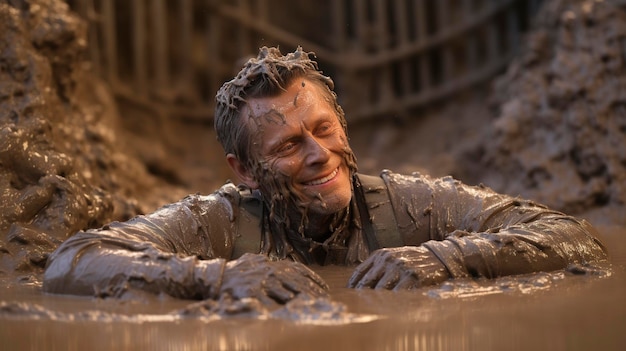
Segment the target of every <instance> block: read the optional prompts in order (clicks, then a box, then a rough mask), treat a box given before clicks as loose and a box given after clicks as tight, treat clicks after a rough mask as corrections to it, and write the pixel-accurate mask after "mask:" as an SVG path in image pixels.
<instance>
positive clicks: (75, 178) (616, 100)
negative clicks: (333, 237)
mask: <svg viewBox="0 0 626 351" xmlns="http://www.w3.org/2000/svg"><path fill="white" fill-rule="evenodd" d="M12 4H17V5H12ZM545 4H546V6H544V7H543V9H542V10H541V12H540V14H539V16H538V17H537V19H536V23H535V26H534V29H533V30H532V31H531V33H530V34H529V35H528V36H527V38H526V44H525V47H524V49H523V50H522V51H521V52H520V54H519V55H518V56H517V57H516V58H515V59H514V60H513V62H512V63H511V64H510V65H509V67H508V69H507V71H506V73H504V74H503V75H502V76H500V77H498V78H497V79H496V80H494V81H493V82H490V83H489V84H486V85H484V86H483V87H479V88H476V89H473V91H472V92H468V93H465V94H462V95H460V96H456V97H454V99H450V100H447V101H444V102H442V103H440V104H439V105H437V106H431V107H429V108H428V109H424V110H423V112H422V113H421V114H420V115H419V116H414V117H413V118H409V119H407V120H403V121H393V122H390V121H389V120H380V121H371V122H368V123H367V124H365V123H362V124H358V125H353V126H351V127H350V128H349V133H350V138H351V143H352V144H353V147H354V149H355V152H356V155H357V157H358V160H359V165H360V171H361V172H364V173H372V174H375V173H378V172H379V171H380V170H381V169H383V168H389V169H392V170H394V171H397V172H407V173H410V172H413V171H419V172H423V173H428V174H431V175H433V176H444V175H448V174H450V175H453V176H454V177H456V178H458V179H461V180H463V181H465V182H467V183H470V184H477V183H484V184H486V185H488V186H490V187H492V188H494V189H495V190H497V191H501V192H506V193H510V194H514V195H520V196H523V197H526V198H531V199H534V200H537V201H539V202H542V203H545V204H547V205H549V206H551V207H553V208H555V209H559V210H563V211H567V212H569V213H572V214H578V215H581V216H585V217H587V218H589V219H591V220H592V222H595V223H603V224H619V225H623V224H626V223H625V222H624V221H625V220H624V218H623V216H621V213H623V210H624V208H623V207H624V201H625V200H626V179H625V178H626V51H625V50H624V47H625V45H626V44H625V43H626V14H625V13H624V11H623V10H620V9H619V8H617V7H615V6H613V5H610V4H609V3H607V2H602V1H582V0H577V1H574V0H553V1H546V2H545ZM0 33H1V34H0V238H2V241H0V271H1V272H4V273H10V272H19V273H20V274H22V275H21V279H23V280H29V279H33V277H34V276H36V275H37V274H38V273H39V272H41V269H42V267H43V265H44V264H45V262H46V258H47V255H48V253H49V252H51V251H52V250H53V249H54V248H55V247H56V246H57V245H58V244H59V243H60V242H61V241H62V240H64V239H65V238H67V237H68V236H69V235H71V234H73V233H74V232H76V231H77V230H79V229H85V228H93V227H99V226H101V225H103V224H105V223H107V222H110V221H112V220H124V219H127V218H129V217H131V216H134V215H136V214H139V213H145V212H148V211H152V210H154V209H156V208H157V207H159V206H161V205H163V204H166V203H169V202H172V201H177V200H179V199H180V198H182V197H183V196H184V195H186V194H188V193H196V192H200V193H210V192H212V191H213V190H214V189H216V188H217V187H218V186H220V185H221V184H223V183H224V181H225V180H226V179H228V178H232V175H231V174H230V172H229V171H228V169H227V168H226V164H225V162H224V160H223V153H222V149H221V147H220V146H219V144H218V143H217V142H216V140H215V134H214V132H213V131H212V128H211V124H210V123H208V122H207V123H200V122H198V121H195V122H190V121H185V120H167V119H164V118H162V117H159V116H154V115H153V114H151V113H149V111H146V110H142V109H141V108H139V107H137V106H134V105H132V104H129V103H127V102H124V101H116V100H115V99H114V98H113V96H112V93H111V92H110V91H109V89H108V88H107V86H106V85H105V84H104V83H102V82H101V81H100V80H99V79H98V78H97V77H95V76H94V74H93V73H92V72H91V70H90V65H89V63H88V62H87V61H86V58H85V48H86V35H85V23H84V22H83V21H81V20H80V19H79V18H78V17H77V16H75V15H74V14H72V13H71V12H69V10H68V8H67V6H66V5H65V4H64V3H63V2H61V1H56V0H55V1H44V0H33V1H28V2H19V1H17V2H11V3H10V4H7V3H2V4H0ZM338 93H339V94H341V92H338ZM348 120H349V111H348Z"/></svg>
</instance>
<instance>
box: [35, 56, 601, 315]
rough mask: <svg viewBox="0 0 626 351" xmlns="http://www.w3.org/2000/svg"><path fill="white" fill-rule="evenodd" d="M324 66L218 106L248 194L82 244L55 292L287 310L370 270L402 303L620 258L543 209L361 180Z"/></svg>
mask: <svg viewBox="0 0 626 351" xmlns="http://www.w3.org/2000/svg"><path fill="white" fill-rule="evenodd" d="M309 56H310V55H309V54H308V53H305V52H303V51H302V49H301V48H298V49H297V50H296V51H295V52H293V53H290V54H288V55H285V56H283V55H282V54H281V53H280V51H279V50H278V49H276V48H266V47H264V48H261V50H260V52H259V55H258V57H257V58H255V59H251V60H249V61H248V62H247V63H246V64H245V66H244V67H243V69H242V70H241V72H240V73H239V74H238V75H237V76H236V77H235V78H234V79H233V80H231V81H229V82H227V83H225V84H224V85H223V86H222V88H221V89H220V91H219V92H218V94H217V97H216V98H217V107H216V114H215V129H216V131H217V134H218V139H219V141H220V142H221V144H222V145H223V147H224V149H225V151H226V159H227V161H228V164H229V165H230V167H231V168H232V170H233V171H234V172H235V174H236V175H237V176H238V177H239V178H240V179H241V182H242V185H240V186H239V187H236V186H234V185H233V184H231V183H228V184H226V185H224V186H223V187H222V188H221V189H219V190H218V191H216V192H215V193H214V194H212V195H208V196H200V195H192V196H188V197H187V198H185V199H184V200H182V201H181V202H178V203H175V204H172V205H169V206H165V207H163V208H161V209H160V210H158V211H156V212H154V213H152V214H149V215H146V216H138V217H136V218H134V219H132V220H130V221H128V222H125V223H118V222H114V223H112V224H110V225H107V226H105V227H103V228H101V229H99V230H88V231H85V232H79V233H77V234H76V235H74V236H73V237H71V238H70V239H68V240H67V241H66V242H65V243H64V244H63V245H61V246H60V247H59V248H58V250H57V251H55V252H54V253H53V254H52V255H51V257H50V259H49V262H48V266H47V269H46V272H45V277H44V290H45V291H48V292H53V293H70V294H96V295H98V296H121V295H124V294H126V293H129V292H132V291H136V290H139V291H148V292H152V293H165V294H168V295H171V296H175V297H181V298H218V297H220V296H222V295H223V294H229V295H231V296H234V297H235V298H242V297H248V296H252V297H257V298H259V299H261V300H264V301H267V302H268V303H270V302H278V303H284V302H286V301H288V300H290V299H291V298H293V297H295V296H297V295H298V294H300V293H306V294H311V295H314V296H319V295H323V294H324V291H325V289H326V285H325V283H324V282H323V281H322V280H321V279H320V278H319V277H318V276H317V275H316V274H315V273H313V272H312V271H311V270H309V269H308V268H307V267H305V266H304V265H303V264H302V263H304V264H310V263H318V264H359V263H360V265H359V266H358V267H357V268H356V270H355V272H354V274H353V275H352V277H351V279H350V281H349V283H348V284H349V286H350V287H357V288H365V287H367V288H384V289H396V290H397V289H411V288H415V287H419V286H425V285H432V284H437V283H440V282H442V281H444V280H446V279H449V278H457V277H489V278H491V277H497V276H503V275H509V274H520V273H527V272H535V271H541V270H555V269H560V268H564V267H566V266H568V265H570V264H576V263H578V264H584V263H586V262H589V261H595V260H603V259H605V258H606V253H605V251H604V248H603V247H602V245H601V243H600V242H599V241H598V240H597V239H596V238H595V237H594V236H593V229H592V228H591V226H590V225H589V224H587V223H586V222H585V221H581V220H577V219H575V218H572V217H569V216H566V215H564V214H562V213H559V212H556V211H552V210H549V209H547V208H545V207H543V206H541V205H538V204H535V203H533V202H531V201H525V200H521V199H517V198H511V197H509V196H506V195H501V194H496V193H494V192H493V191H491V190H490V189H488V188H485V187H482V186H481V187H470V186H467V185H463V184H461V183H460V182H458V181H456V180H453V179H452V178H450V177H446V178H441V179H431V178H429V177H427V176H422V175H418V174H415V175H411V176H404V175H399V174H395V173H392V172H389V171H384V172H383V173H382V174H381V176H380V177H372V176H365V175H361V174H358V173H357V165H356V159H355V157H354V154H353V152H352V150H351V149H350V146H349V144H348V137H347V131H346V127H347V126H346V120H345V117H344V113H343V111H342V109H341V107H340V106H339V105H338V103H337V100H336V95H335V93H334V92H333V82H332V80H331V79H330V78H328V77H325V76H323V75H322V74H321V72H320V71H318V69H317V64H316V63H315V62H314V61H312V60H311V59H310V57H309ZM246 252H249V253H252V254H245V253H246ZM285 259H287V260H285ZM227 260H231V261H229V262H227Z"/></svg>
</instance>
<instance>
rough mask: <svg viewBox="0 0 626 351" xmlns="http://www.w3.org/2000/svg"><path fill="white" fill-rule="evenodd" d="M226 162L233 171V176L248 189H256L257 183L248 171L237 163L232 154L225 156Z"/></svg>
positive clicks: (235, 157) (237, 160)
mask: <svg viewBox="0 0 626 351" xmlns="http://www.w3.org/2000/svg"><path fill="white" fill-rule="evenodd" d="M226 161H227V162H228V165H229V166H230V169H232V170H233V172H234V173H235V175H236V176H237V177H239V179H240V180H241V182H242V183H244V184H245V185H247V186H249V187H250V189H258V187H259V183H258V182H257V181H256V180H254V177H253V176H252V174H251V173H250V172H249V171H248V169H247V168H246V167H245V166H244V165H243V163H241V162H240V161H239V159H238V158H237V156H235V155H233V154H227V155H226Z"/></svg>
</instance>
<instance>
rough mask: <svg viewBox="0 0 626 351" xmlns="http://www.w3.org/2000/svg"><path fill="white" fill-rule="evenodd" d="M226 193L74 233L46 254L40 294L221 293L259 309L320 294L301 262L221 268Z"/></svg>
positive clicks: (229, 222)
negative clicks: (256, 303) (255, 304)
mask: <svg viewBox="0 0 626 351" xmlns="http://www.w3.org/2000/svg"><path fill="white" fill-rule="evenodd" d="M231 190H233V188H229V187H228V186H226V188H222V189H221V191H220V192H219V193H216V194H213V195H210V196H190V197H187V198H185V199H184V200H183V201H181V202H179V203H176V204H172V205H169V206H166V207H163V208H161V209H160V210H158V211H156V212H154V213H152V214H150V215H146V216H138V217H136V218H134V219H132V220H130V221H128V222H125V223H119V222H114V223H112V224H110V225H108V226H105V227H103V228H101V229H99V230H91V231H87V232H79V233H77V234H76V235H74V236H73V237H71V238H70V239H68V240H67V241H66V242H65V243H63V244H62V245H61V246H60V247H59V248H58V249H57V250H56V251H55V252H54V253H53V254H52V255H51V256H50V258H49V260H48V265H47V268H46V271H45V274H44V285H43V289H44V291H46V292H50V293H61V294H74V295H95V296H100V297H107V296H113V297H121V296H124V295H125V294H127V293H133V292H135V291H141V292H148V293H153V294H167V295H170V296H173V297H177V298H184V299H207V298H211V299H216V298H218V297H221V296H223V295H225V294H227V295H229V296H231V297H232V298H234V299H241V298H256V299H258V300H259V301H261V302H262V303H264V304H266V305H267V304H276V303H278V304H282V303H286V302H287V301H289V300H291V299H292V298H294V297H296V296H298V295H300V294H306V295H309V296H313V297H316V296H324V295H326V290H327V289H328V287H327V285H326V283H325V282H324V281H323V280H322V279H321V278H320V277H319V276H318V275H317V274H315V273H314V272H313V271H311V270H310V269H309V268H307V267H306V266H304V265H302V264H300V263H296V262H291V261H278V262H272V261H270V260H269V258H268V257H266V256H262V255H258V254H253V253H248V254H244V255H243V256H241V257H239V258H238V259H236V260H233V261H229V262H226V258H230V256H231V255H232V240H233V236H234V235H236V234H237V233H235V229H234V227H233V225H234V224H233V223H234V220H235V218H236V216H237V209H236V208H235V207H234V206H233V204H237V198H236V194H237V193H236V192H235V193H233V192H232V191H231ZM226 191H229V192H230V193H227V192H226ZM233 191H236V189H235V190H233Z"/></svg>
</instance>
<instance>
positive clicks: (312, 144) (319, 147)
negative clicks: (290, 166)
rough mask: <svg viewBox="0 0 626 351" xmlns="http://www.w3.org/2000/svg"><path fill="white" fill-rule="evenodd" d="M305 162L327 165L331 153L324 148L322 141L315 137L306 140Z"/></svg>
mask: <svg viewBox="0 0 626 351" xmlns="http://www.w3.org/2000/svg"><path fill="white" fill-rule="evenodd" d="M305 150H306V154H305V162H306V163H307V164H316V163H325V162H327V161H328V159H329V158H330V151H329V150H328V149H327V148H326V147H325V146H324V144H323V143H322V142H321V140H318V139H317V138H315V137H314V136H309V137H308V138H307V139H306V148H305Z"/></svg>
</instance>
